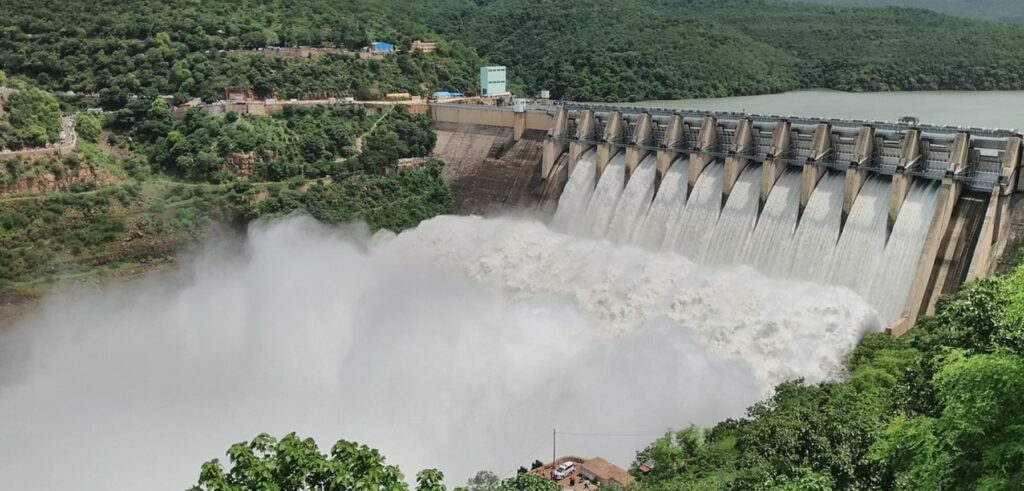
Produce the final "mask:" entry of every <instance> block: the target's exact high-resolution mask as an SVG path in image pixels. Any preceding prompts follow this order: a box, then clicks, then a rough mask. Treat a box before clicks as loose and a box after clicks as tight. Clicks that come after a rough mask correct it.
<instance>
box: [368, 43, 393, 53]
mask: <svg viewBox="0 0 1024 491" xmlns="http://www.w3.org/2000/svg"><path fill="white" fill-rule="evenodd" d="M370 51H373V52H375V53H394V52H395V45H394V44H391V43H385V42H384V41H374V42H372V43H370Z"/></svg>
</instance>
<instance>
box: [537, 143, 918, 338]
mask: <svg viewBox="0 0 1024 491" xmlns="http://www.w3.org/2000/svg"><path fill="white" fill-rule="evenodd" d="M689 170H690V162H689V160H688V159H686V158H679V159H677V160H676V161H675V162H673V164H672V165H671V167H669V169H668V171H667V172H666V173H665V176H664V177H663V178H662V180H661V182H660V184H658V185H657V188H656V187H655V183H656V174H657V163H656V159H655V157H654V156H649V157H647V158H646V159H644V161H643V162H641V163H640V165H639V166H638V167H637V168H636V170H635V171H634V172H633V174H632V176H630V178H629V180H628V181H626V175H625V157H624V155H623V154H621V153H620V154H619V155H616V156H615V157H614V158H613V159H612V161H611V162H610V163H609V164H608V166H607V168H606V169H605V170H604V172H603V173H602V174H601V179H600V182H595V181H596V154H595V153H594V152H593V151H591V152H587V153H586V154H585V155H584V156H583V159H582V160H581V161H580V163H579V164H578V165H577V167H576V170H575V171H574V172H573V174H572V176H570V179H569V182H568V184H567V185H566V188H565V192H564V193H563V195H562V197H561V199H560V200H559V205H558V210H557V212H556V214H555V217H554V219H553V221H552V226H553V227H554V228H556V229H558V230H562V231H567V232H569V233H572V234H575V235H585V236H592V237H596V238H606V239H608V240H610V241H612V242H615V243H633V244H637V245H641V246H643V247H646V248H649V249H655V250H658V249H664V250H670V251H676V252H678V253H680V254H681V255H683V256H686V257H688V258H689V259H691V260H693V261H696V262H701V263H707V264H715V265H721V266H729V265H738V264H747V265H750V266H752V267H754V268H756V269H758V270H760V271H761V272H762V273H764V274H766V275H769V276H774V277H779V278H794V279H797V280H803V281H810V282H814V283H820V284H831V285H839V286H845V287H848V288H850V289H851V290H853V291H855V292H857V293H859V294H860V295H861V296H862V297H864V298H865V299H866V300H868V302H869V303H870V304H871V305H873V306H874V307H875V308H876V309H877V310H878V312H879V317H880V319H881V320H882V321H883V322H891V321H893V320H895V319H896V318H897V317H899V315H900V314H901V312H902V308H903V305H904V303H905V302H906V298H907V291H908V289H909V288H910V286H911V285H910V283H911V282H912V281H913V277H914V274H915V272H916V267H917V262H918V260H919V257H920V255H921V249H922V247H923V244H924V240H925V236H926V234H927V231H928V227H929V225H930V223H931V217H932V215H933V214H934V211H935V205H936V201H937V196H938V191H937V185H936V184H934V183H915V184H914V186H913V187H912V189H911V191H910V193H909V195H908V196H907V198H906V202H905V203H904V204H903V207H902V210H901V212H900V215H899V218H898V220H897V222H896V224H895V227H894V229H893V231H892V234H891V236H890V237H889V240H888V241H886V226H885V225H886V217H887V210H888V206H889V179H888V178H887V177H880V176H872V177H870V178H869V179H868V180H867V182H865V183H864V185H863V187H862V189H861V190H860V192H859V193H858V196H857V199H856V200H855V201H854V204H853V207H852V209H851V210H850V214H849V216H848V217H847V220H846V223H845V224H843V223H842V208H843V196H844V190H845V176H844V175H843V174H842V173H839V172H834V171H828V173H826V175H824V176H823V177H822V178H821V180H820V181H819V182H818V184H817V186H816V187H815V188H814V191H813V192H812V193H811V196H810V198H809V200H808V203H807V206H806V207H805V209H804V212H803V214H802V216H800V217H799V221H798V215H799V207H800V191H801V185H802V182H801V172H800V171H799V170H798V169H795V168H790V169H787V170H785V172H784V173H783V175H782V176H780V177H779V179H778V180H777V182H776V183H775V184H774V186H773V187H772V190H771V192H770V193H769V195H768V197H767V199H766V200H765V202H764V204H763V207H762V209H761V210H760V211H759V210H758V207H759V202H760V197H761V174H762V172H761V167H760V166H758V165H756V164H751V165H750V166H749V167H748V168H747V169H745V170H744V172H743V173H742V174H741V175H740V177H739V179H738V180H737V181H736V183H735V184H734V185H733V187H732V190H731V191H730V194H729V197H728V199H727V200H726V202H725V203H723V202H722V189H723V184H724V181H725V175H724V166H723V165H722V164H721V163H718V162H713V163H711V164H709V165H708V166H707V167H706V168H705V169H704V171H703V172H702V173H701V175H700V177H699V178H698V179H697V182H696V184H695V185H694V186H693V189H691V190H689V196H688V195H687V191H688V180H689Z"/></svg>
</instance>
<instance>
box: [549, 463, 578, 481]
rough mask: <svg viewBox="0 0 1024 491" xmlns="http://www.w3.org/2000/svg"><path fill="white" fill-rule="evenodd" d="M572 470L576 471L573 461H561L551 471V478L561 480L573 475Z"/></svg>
mask: <svg viewBox="0 0 1024 491" xmlns="http://www.w3.org/2000/svg"><path fill="white" fill-rule="evenodd" d="M574 472H576V463H575V462H562V465H560V466H558V468H557V469H555V470H553V471H551V478H552V479H554V480H556V481H561V480H562V479H565V478H567V477H569V476H571V475H573V473H574Z"/></svg>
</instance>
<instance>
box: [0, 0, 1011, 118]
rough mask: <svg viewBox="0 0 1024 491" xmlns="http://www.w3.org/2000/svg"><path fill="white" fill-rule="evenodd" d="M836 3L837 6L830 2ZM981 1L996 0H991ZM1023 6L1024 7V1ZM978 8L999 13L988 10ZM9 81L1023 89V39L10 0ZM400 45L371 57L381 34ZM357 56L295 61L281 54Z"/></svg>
mask: <svg viewBox="0 0 1024 491" xmlns="http://www.w3.org/2000/svg"><path fill="white" fill-rule="evenodd" d="M828 1H831V0H828ZM979 5H980V4H979ZM1022 8H1024V7H1022ZM979 10H985V9H983V8H981V7H979ZM5 14H7V15H4V16H2V17H0V70H4V71H6V72H8V73H9V74H12V75H21V76H26V77H29V78H32V79H33V80H35V81H36V82H37V83H39V84H40V85H41V86H43V87H44V88H47V89H51V90H71V91H75V92H78V93H82V92H84V93H97V94H99V96H100V99H101V102H102V104H103V105H104V106H106V107H109V108H116V107H122V106H124V105H125V104H126V103H127V102H128V101H129V100H130V99H131V98H132V97H133V96H140V97H153V96H156V95H174V96H175V97H176V98H177V100H178V101H181V100H185V99H187V98H189V97H197V96H198V97H202V98H204V99H208V100H212V99H215V98H218V97H220V96H222V95H223V93H224V91H225V90H226V89H248V90H251V91H252V92H253V93H254V94H256V95H257V96H266V95H277V96H278V97H285V98H292V97H297V98H316V97H331V96H340V95H355V96H358V97H364V98H366V97H379V96H381V95H382V94H384V93H386V92H391V91H401V92H411V93H414V94H428V93H430V92H431V91H433V90H439V89H440V90H458V91H462V92H468V93H473V92H475V91H476V73H477V68H478V67H479V65H480V64H481V63H482V62H483V61H488V62H493V63H501V64H505V65H508V66H509V68H510V77H511V82H512V88H513V89H515V90H517V91H520V92H526V93H534V92H536V91H538V90H541V89H547V90H550V91H552V93H553V94H554V95H555V96H558V97H564V98H572V99H587V100H609V101H622V100H642V99H655V98H678V97H702V96H725V95H743V94H757V93H769V92H778V91H783V90H789V89H796V88H810V87H828V88H835V89H842V90H851V91H863V90H920V89H966V90H972V89H979V90H980V89H1021V88H1024V62H1021V61H1020V60H1022V59H1024V56H1021V55H1024V28H1021V27H1016V26H1010V25H1005V24H999V23H991V22H983V21H974V20H967V19H957V18H953V17H949V16H945V15H941V14H938V13H933V12H928V11H925V10H918V9H894V8H873V9H869V8H839V7H829V6H816V5H807V4H798V3H786V2H779V1H767V0H618V1H614V0H580V1H569V0H538V1H527V0H487V1H483V0H480V1H477V0H354V1H350V2H334V1H328V0H294V1H290V2H257V1H247V0H243V1H240V2H228V1H227V0H210V1H203V2H199V1H188V2H158V1H156V0H128V1H114V0H99V1H89V2H86V1H84V0H71V1H56V0H43V1H34V0H10V1H9V2H6V3H5ZM415 39H425V40H435V41H438V42H439V51H438V52H437V53H435V54H433V55H422V54H410V53H405V52H399V53H398V54H396V55H393V56H387V57H384V59H382V60H376V61H373V60H363V59H360V58H359V57H358V56H356V54H355V51H357V50H358V49H359V48H361V47H363V46H365V45H366V44H367V43H369V42H370V41H373V40H385V41H390V42H393V43H395V44H396V45H397V46H398V47H399V48H400V49H401V48H407V47H408V43H410V42H411V41H412V40H415ZM296 45H312V46H328V47H336V48H341V49H343V50H347V52H345V53H334V54H330V55H323V56H317V57H312V58H291V59H281V58H275V57H268V56H265V55H264V54H261V53H260V52H259V51H258V50H259V48H262V47H265V46H296Z"/></svg>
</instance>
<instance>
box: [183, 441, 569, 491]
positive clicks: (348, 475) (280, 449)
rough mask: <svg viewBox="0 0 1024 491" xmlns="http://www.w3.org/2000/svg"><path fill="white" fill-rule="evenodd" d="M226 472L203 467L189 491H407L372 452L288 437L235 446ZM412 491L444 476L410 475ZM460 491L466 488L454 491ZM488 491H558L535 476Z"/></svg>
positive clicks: (434, 486) (215, 465)
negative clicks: (321, 446)
mask: <svg viewBox="0 0 1024 491" xmlns="http://www.w3.org/2000/svg"><path fill="white" fill-rule="evenodd" d="M227 456H228V459H229V460H230V461H231V468H230V469H229V470H225V469H224V467H223V466H222V465H221V463H220V461H219V460H217V459H214V460H211V461H209V462H207V463H205V464H203V467H202V471H201V472H200V475H199V482H198V484H197V485H196V486H194V487H193V488H192V490H193V491H257V490H259V491H300V490H319V491H374V490H376V491H408V490H409V486H408V485H407V484H406V483H405V480H404V479H405V478H404V475H403V474H402V472H401V471H400V470H399V469H398V467H395V466H393V465H388V464H387V463H386V462H385V459H384V457H383V456H382V455H381V454H380V453H379V452H378V451H377V450H374V449H372V448H369V447H367V446H365V445H359V444H357V443H353V442H348V441H345V440H339V441H338V442H337V443H335V444H334V446H333V447H331V450H330V452H329V453H328V454H324V453H321V452H320V449H319V447H317V444H316V442H315V441H313V440H312V439H310V438H306V439H302V438H299V437H298V436H296V435H295V433H290V434H288V435H286V436H285V437H284V438H281V439H280V440H277V439H276V438H274V437H272V436H270V435H267V434H262V435H259V436H257V437H256V438H253V440H252V441H251V442H241V443H236V444H234V445H232V446H231V448H230V449H229V450H228V452H227ZM414 489H415V490H416V491H446V490H447V487H446V486H445V484H444V474H442V473H441V472H440V471H438V470H436V469H425V470H422V471H420V472H418V473H417V474H416V485H415V488H414ZM456 489H457V490H462V491H465V490H466V488H456ZM486 489H487V490H488V491H558V486H555V485H554V484H553V483H551V482H550V481H548V480H546V479H543V478H540V477H537V476H519V477H515V478H511V479H506V480H504V481H500V482H497V481H495V482H492V483H490V485H489V486H488V487H487V488H486Z"/></svg>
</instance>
